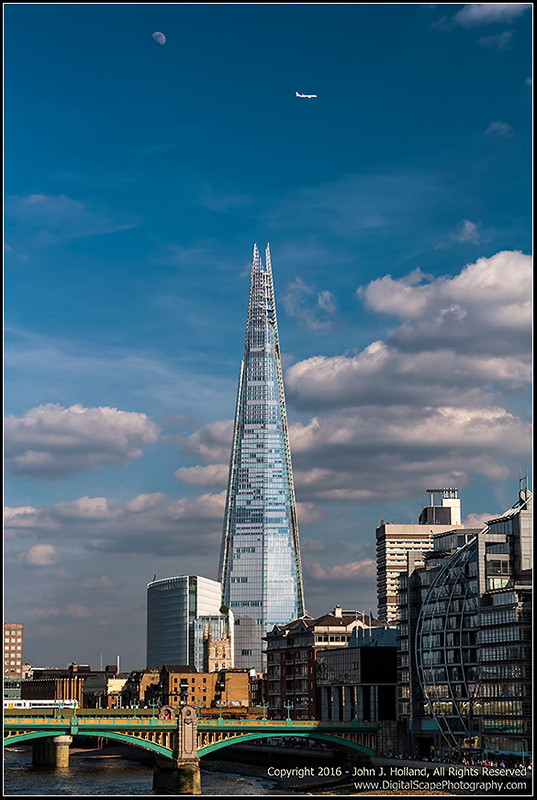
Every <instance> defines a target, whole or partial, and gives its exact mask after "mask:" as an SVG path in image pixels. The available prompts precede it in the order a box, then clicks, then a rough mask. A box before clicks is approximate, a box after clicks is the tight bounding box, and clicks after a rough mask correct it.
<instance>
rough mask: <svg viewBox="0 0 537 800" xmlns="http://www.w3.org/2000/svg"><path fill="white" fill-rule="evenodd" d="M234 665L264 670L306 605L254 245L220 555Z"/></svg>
mask: <svg viewBox="0 0 537 800" xmlns="http://www.w3.org/2000/svg"><path fill="white" fill-rule="evenodd" d="M220 580H221V583H222V592H223V594H222V599H223V603H224V604H225V605H226V606H228V607H229V608H230V610H231V611H233V613H234V615H235V666H236V667H239V668H249V669H251V668H254V669H256V670H257V671H264V656H263V652H262V638H261V637H262V636H264V635H265V633H266V631H267V630H270V629H271V628H272V627H273V626H274V625H285V624H287V623H288V622H290V621H291V620H292V619H295V618H296V617H298V616H301V615H302V614H303V613H304V600H303V589H302V570H301V563H300V550H299V541H298V524H297V515H296V502H295V492H294V485H293V474H292V469H291V453H290V449H289V438H288V431H287V417H286V410H285V396H284V388H283V374H282V365H281V358H280V347H279V341H278V327H277V322H276V306H275V302H274V287H273V282H272V268H271V261H270V251H269V248H268V247H267V250H266V264H265V266H263V263H262V260H261V257H260V255H259V251H258V249H257V245H256V246H255V248H254V259H253V265H252V276H251V284H250V302H249V308H248V320H247V328H246V344H245V352H244V360H243V363H242V367H241V373H240V380H239V391H238V398H237V408H236V416H235V429H234V438H233V444H232V453H231V463H230V472H229V484H228V495H227V503H226V513H225V520H224V533H223V538H222V549H221V555H220Z"/></svg>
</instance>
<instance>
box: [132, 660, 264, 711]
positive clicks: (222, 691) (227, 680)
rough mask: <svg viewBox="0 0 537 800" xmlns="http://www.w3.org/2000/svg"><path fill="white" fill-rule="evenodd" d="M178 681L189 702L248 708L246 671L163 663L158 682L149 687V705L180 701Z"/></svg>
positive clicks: (207, 705) (162, 704) (248, 681)
mask: <svg viewBox="0 0 537 800" xmlns="http://www.w3.org/2000/svg"><path fill="white" fill-rule="evenodd" d="M181 684H183V685H187V686H188V703H189V704H190V705H192V706H195V707H199V708H200V709H203V708H219V707H221V708H222V709H226V708H237V707H245V708H247V707H248V706H249V704H250V688H249V684H250V675H249V672H248V671H247V670H240V669H229V670H220V671H219V672H198V671H197V670H196V668H195V667H193V666H189V665H181V664H164V666H163V667H162V669H161V670H160V680H159V683H158V684H156V683H155V684H152V685H151V686H148V688H147V690H146V699H147V701H148V703H149V704H151V703H152V702H158V704H159V705H161V706H171V707H172V708H175V707H177V706H179V705H180V704H181V700H182V696H181Z"/></svg>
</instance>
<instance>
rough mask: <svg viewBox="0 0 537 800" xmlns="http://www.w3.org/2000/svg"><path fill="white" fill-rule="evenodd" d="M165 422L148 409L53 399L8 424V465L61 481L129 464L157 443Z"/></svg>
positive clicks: (9, 419)
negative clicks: (159, 421) (142, 411)
mask: <svg viewBox="0 0 537 800" xmlns="http://www.w3.org/2000/svg"><path fill="white" fill-rule="evenodd" d="M158 435H159V427H158V426H157V425H156V424H155V423H154V422H152V421H151V420H150V419H149V418H148V417H147V416H146V414H140V413H136V412H131V411H121V410H119V409H117V408H108V407H99V408H84V406H82V405H80V404H77V405H73V406H71V407H70V408H64V407H63V406H61V405H59V404H58V403H47V404H45V405H41V406H37V407H36V408H32V409H30V410H29V411H27V412H26V413H25V414H24V415H23V416H22V417H14V416H10V417H7V418H6V420H5V425H4V436H5V466H6V470H7V471H9V472H10V473H11V474H13V475H16V476H18V477H25V478H41V479H44V480H56V479H57V478H63V477H67V476H69V475H71V474H73V473H75V472H83V471H85V470H88V469H96V468H98V467H102V466H106V465H108V464H115V463H121V464H126V463H127V462H128V461H131V460H132V459H133V458H138V457H139V456H141V454H142V448H143V447H144V446H145V445H148V444H151V443H152V442H155V441H156V439H157V437H158Z"/></svg>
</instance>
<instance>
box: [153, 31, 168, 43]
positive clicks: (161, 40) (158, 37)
mask: <svg viewBox="0 0 537 800" xmlns="http://www.w3.org/2000/svg"><path fill="white" fill-rule="evenodd" d="M151 38H152V39H154V40H155V42H156V43H157V44H166V37H165V36H164V34H163V33H161V32H160V31H155V33H154V34H153V35H152V37H151Z"/></svg>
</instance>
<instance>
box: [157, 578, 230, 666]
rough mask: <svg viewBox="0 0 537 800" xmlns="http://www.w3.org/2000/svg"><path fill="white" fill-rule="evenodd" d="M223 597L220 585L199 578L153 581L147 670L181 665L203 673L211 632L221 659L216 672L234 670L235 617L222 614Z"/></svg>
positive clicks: (207, 579)
mask: <svg viewBox="0 0 537 800" xmlns="http://www.w3.org/2000/svg"><path fill="white" fill-rule="evenodd" d="M221 593H222V587H221V586H220V584H219V583H218V582H217V581H212V580H209V578H202V577H201V576H199V575H180V576H178V577H176V578H163V579H162V580H154V581H151V583H149V584H148V585H147V666H148V667H152V668H160V667H162V665H163V664H182V665H184V666H193V667H195V668H196V669H197V670H199V671H200V672H201V671H202V670H203V666H204V658H205V650H206V646H207V645H206V641H205V640H206V639H207V636H208V635H209V632H210V635H211V638H213V639H215V640H218V647H219V650H218V652H219V655H220V656H221V661H220V663H218V666H217V667H216V669H223V668H224V667H226V668H229V667H233V632H234V631H233V614H232V613H230V614H221V613H220V607H221V604H222V600H221ZM226 642H227V646H226ZM215 663H216V661H215Z"/></svg>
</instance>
